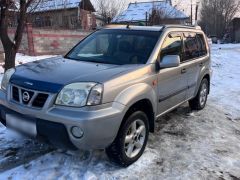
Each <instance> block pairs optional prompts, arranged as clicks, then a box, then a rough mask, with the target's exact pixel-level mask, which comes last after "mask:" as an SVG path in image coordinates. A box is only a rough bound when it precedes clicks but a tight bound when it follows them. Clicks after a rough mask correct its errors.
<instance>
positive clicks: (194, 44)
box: [183, 33, 199, 61]
mask: <svg viewBox="0 0 240 180" xmlns="http://www.w3.org/2000/svg"><path fill="white" fill-rule="evenodd" d="M183 34H184V54H183V61H189V60H191V59H195V58H197V57H199V50H198V41H197V36H196V33H183Z"/></svg>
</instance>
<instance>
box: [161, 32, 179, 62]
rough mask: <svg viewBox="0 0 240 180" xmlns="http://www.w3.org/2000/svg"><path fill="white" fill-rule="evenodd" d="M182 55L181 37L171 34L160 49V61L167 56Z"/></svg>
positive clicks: (177, 34)
mask: <svg viewBox="0 0 240 180" xmlns="http://www.w3.org/2000/svg"><path fill="white" fill-rule="evenodd" d="M181 54H182V36H181V34H179V33H171V34H169V35H168V36H167V37H166V39H165V41H164V43H163V45H162V49H161V54H160V56H161V60H162V58H163V57H164V56H167V55H179V56H180V57H181Z"/></svg>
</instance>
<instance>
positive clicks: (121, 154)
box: [106, 111, 149, 167]
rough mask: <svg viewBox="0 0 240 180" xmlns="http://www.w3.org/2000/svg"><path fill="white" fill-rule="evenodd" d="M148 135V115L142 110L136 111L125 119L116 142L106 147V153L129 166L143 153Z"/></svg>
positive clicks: (122, 164)
mask: <svg viewBox="0 0 240 180" xmlns="http://www.w3.org/2000/svg"><path fill="white" fill-rule="evenodd" d="M135 124H136V125H135ZM134 127H136V128H135V129H136V131H134ZM137 130H138V132H137ZM140 130H141V131H140ZM139 132H141V133H139ZM144 135H145V136H144ZM148 135H149V123H148V118H147V115H146V114H145V113H144V112H142V111H135V112H133V113H132V114H130V115H129V116H128V117H126V118H125V119H124V121H123V123H122V125H121V127H120V129H119V132H118V135H117V137H116V138H115V140H114V142H113V143H112V144H111V145H110V146H109V147H108V148H106V154H107V155H108V157H109V159H110V160H111V161H113V162H115V163H117V164H118V165H120V166H123V167H127V166H129V165H131V164H132V163H134V162H136V161H137V160H138V159H139V158H140V157H141V155H142V154H143V152H144V150H145V147H146V145H147V141H148ZM128 142H129V143H128ZM133 144H134V145H133ZM137 146H138V147H137ZM140 146H141V147H140ZM131 150H132V151H131Z"/></svg>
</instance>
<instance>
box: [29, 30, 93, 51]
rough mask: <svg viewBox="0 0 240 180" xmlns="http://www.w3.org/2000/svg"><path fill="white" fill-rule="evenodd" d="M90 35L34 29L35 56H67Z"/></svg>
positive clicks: (70, 31) (69, 31) (68, 31)
mask: <svg viewBox="0 0 240 180" xmlns="http://www.w3.org/2000/svg"><path fill="white" fill-rule="evenodd" d="M89 33H90V32H80V31H74V30H44V29H33V34H32V39H33V46H34V47H33V49H34V53H33V54H34V55H41V54H65V53H66V52H68V51H69V50H70V49H71V48H72V47H73V46H74V45H76V44H77V43H78V42H79V41H80V40H82V39H83V38H84V37H86V36H87V35H88V34H89Z"/></svg>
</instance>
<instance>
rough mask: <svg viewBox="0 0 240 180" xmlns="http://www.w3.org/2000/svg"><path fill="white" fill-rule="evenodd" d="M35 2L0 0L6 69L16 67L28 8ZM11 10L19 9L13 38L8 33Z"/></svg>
mask: <svg viewBox="0 0 240 180" xmlns="http://www.w3.org/2000/svg"><path fill="white" fill-rule="evenodd" d="M33 2H34V0H19V1H18V0H0V39H1V41H2V44H3V48H4V51H5V71H6V70H8V69H10V68H12V67H15V58H16V53H17V52H18V50H19V47H20V44H21V41H22V37H23V31H24V27H25V22H26V18H27V10H28V8H29V7H30V5H31V4H32V3H33ZM11 11H18V21H17V28H16V31H15V36H14V38H13V40H12V39H11V38H10V37H9V34H8V27H9V23H10V22H9V21H10V19H9V17H10V13H11Z"/></svg>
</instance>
